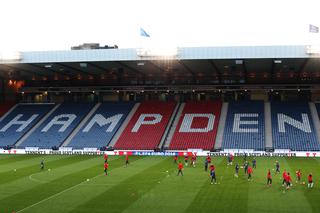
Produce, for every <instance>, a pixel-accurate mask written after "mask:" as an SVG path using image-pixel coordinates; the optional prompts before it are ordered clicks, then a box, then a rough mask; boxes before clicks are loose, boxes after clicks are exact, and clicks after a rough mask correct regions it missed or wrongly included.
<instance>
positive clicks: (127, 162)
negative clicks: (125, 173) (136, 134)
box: [126, 154, 129, 167]
mask: <svg viewBox="0 0 320 213" xmlns="http://www.w3.org/2000/svg"><path fill="white" fill-rule="evenodd" d="M128 165H129V155H128V154H126V167H127V166H128Z"/></svg>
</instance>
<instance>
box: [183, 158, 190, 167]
mask: <svg viewBox="0 0 320 213" xmlns="http://www.w3.org/2000/svg"><path fill="white" fill-rule="evenodd" d="M188 160H189V156H188V155H186V156H185V157H184V164H185V165H186V166H188Z"/></svg>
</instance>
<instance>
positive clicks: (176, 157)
mask: <svg viewBox="0 0 320 213" xmlns="http://www.w3.org/2000/svg"><path fill="white" fill-rule="evenodd" d="M177 160H178V156H177V155H175V156H174V157H173V163H177Z"/></svg>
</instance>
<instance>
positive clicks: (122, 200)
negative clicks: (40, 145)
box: [0, 155, 320, 213]
mask: <svg viewBox="0 0 320 213" xmlns="http://www.w3.org/2000/svg"><path fill="white" fill-rule="evenodd" d="M42 159H44V161H45V169H44V170H43V171H40V162H41V160H42ZM179 160H181V161H183V158H182V157H181V158H180V159H179ZM248 160H249V162H251V160H252V158H250V157H249V158H248ZM276 160H278V161H279V162H280V169H281V171H283V169H286V170H287V171H289V172H290V173H291V176H292V179H293V186H292V188H291V189H290V190H285V188H284V187H283V186H282V185H281V184H282V179H281V174H278V175H275V174H274V168H275V165H274V163H275V161H276ZM235 162H238V163H240V164H241V165H242V164H243V158H240V157H239V158H235ZM235 162H234V163H235ZM124 163H125V158H124V157H123V156H122V157H121V156H110V157H109V172H110V175H109V176H105V175H104V174H103V157H102V156H74V155H73V156H56V155H48V156H40V155H19V156H13V155H0V213H4V212H9V213H12V212H24V213H27V212H29V213H38V212H41V213H44V212H45V213H49V212H52V213H58V212H59V213H64V212H71V213H75V212H83V213H91V212H175V213H179V212H253V213H257V212H290V213H292V212H299V213H300V212H304V213H306V212H320V186H319V181H320V159H316V158H284V157H283V158H262V157H261V158H257V169H254V172H253V180H252V181H248V180H247V177H246V176H245V175H244V172H243V169H240V172H239V174H240V175H239V177H238V178H236V177H234V175H233V174H234V166H227V162H226V158H225V157H213V164H214V165H215V166H216V174H217V180H218V184H213V185H211V184H210V178H209V173H208V172H205V171H204V158H198V159H197V164H196V167H195V168H191V167H189V166H188V167H185V169H184V176H183V177H182V176H177V166H176V165H175V164H174V163H173V158H172V157H149V156H145V157H137V156H130V164H129V166H128V167H125V166H124ZM268 168H270V169H271V171H272V177H273V185H272V186H271V187H267V186H266V175H267V169H268ZM299 168H301V171H302V179H303V180H302V181H304V182H307V180H306V179H307V174H308V173H309V172H312V174H313V176H314V182H315V185H314V188H313V189H308V188H307V186H306V185H303V184H297V183H296V178H295V171H296V170H298V169H299Z"/></svg>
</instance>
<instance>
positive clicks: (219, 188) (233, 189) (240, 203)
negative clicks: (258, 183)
mask: <svg viewBox="0 0 320 213" xmlns="http://www.w3.org/2000/svg"><path fill="white" fill-rule="evenodd" d="M220 159H222V158H220ZM235 163H238V164H239V166H242V165H243V158H235V161H234V164H235ZM234 164H233V166H227V161H226V158H225V157H224V158H223V159H222V161H221V162H220V163H218V166H216V177H217V181H218V183H219V182H220V184H213V185H210V182H209V180H207V182H204V184H203V185H202V187H201V190H200V191H199V193H198V194H197V196H196V197H195V199H194V200H193V202H192V203H191V204H190V205H189V206H188V208H187V210H186V211H185V212H212V211H213V210H214V211H215V212H246V211H247V208H248V206H247V199H248V187H249V184H251V183H248V180H247V176H246V175H245V174H244V172H243V169H241V168H240V171H239V177H238V178H236V177H235V176H234ZM206 176H208V174H206Z"/></svg>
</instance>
